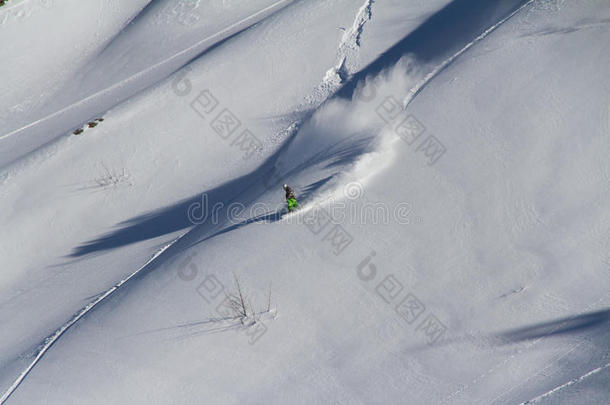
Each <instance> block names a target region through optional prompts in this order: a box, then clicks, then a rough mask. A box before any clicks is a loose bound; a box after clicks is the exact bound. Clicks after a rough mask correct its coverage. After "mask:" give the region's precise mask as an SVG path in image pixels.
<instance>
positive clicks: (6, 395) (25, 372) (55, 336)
mask: <svg viewBox="0 0 610 405" xmlns="http://www.w3.org/2000/svg"><path fill="white" fill-rule="evenodd" d="M187 233H188V232H186V233H184V234H183V235H180V236H179V237H178V238H176V239H174V240H173V241H172V242H171V243H169V244H167V245H165V246H164V247H163V248H161V249H159V250H158V251H157V252H156V253H155V254H154V255H153V256H152V257H151V258H150V259H149V260H148V261H147V262H146V263H145V264H144V265H143V266H142V267H140V268H139V269H137V270H136V271H134V272H133V273H131V274H130V275H129V276H128V277H127V278H124V279H123V280H121V281H119V282H118V283H117V284H115V285H114V286H113V287H112V288H110V289H109V290H107V291H106V292H104V293H103V294H102V295H100V296H99V297H98V298H96V299H95V300H94V301H92V302H90V303H89V304H87V306H85V307H84V308H82V309H81V310H80V311H79V312H78V313H77V314H76V315H74V317H72V319H70V320H69V321H68V322H67V323H65V324H64V325H63V326H62V327H61V328H59V329H57V330H56V331H55V332H54V333H53V334H52V335H51V336H49V337H47V338H46V339H45V340H44V341H43V343H42V345H41V346H42V347H41V348H40V350H39V351H38V353H37V354H36V357H34V359H33V360H32V361H31V362H30V364H29V365H28V367H27V368H26V369H25V370H23V372H22V373H21V374H20V375H19V377H17V379H16V380H15V381H14V382H13V384H12V385H11V386H10V387H9V388H8V389H7V390H6V392H4V394H2V396H1V397H0V405H2V404H4V402H6V400H7V399H8V398H9V397H10V396H11V395H12V394H13V392H15V390H16V389H17V387H19V384H21V383H22V382H23V380H24V379H25V377H27V375H28V374H29V373H30V371H32V369H33V368H34V366H36V364H37V363H38V362H39V361H40V359H42V357H43V356H44V355H45V353H46V352H47V351H48V350H49V349H50V348H51V346H53V344H54V343H55V342H57V340H59V338H60V337H61V336H62V335H63V334H64V333H66V332H67V331H68V329H70V328H71V327H72V326H73V325H74V324H75V323H76V322H78V321H79V320H80V319H81V318H82V317H83V316H85V315H86V314H87V313H88V312H89V311H91V310H92V309H93V308H95V307H96V306H97V305H99V304H100V303H101V302H102V301H104V300H105V299H106V298H108V297H110V296H111V295H112V294H113V293H114V292H115V291H117V290H118V289H119V288H121V286H123V285H124V284H125V283H127V282H128V281H129V280H131V279H132V278H133V277H134V276H136V275H137V274H138V273H140V272H141V271H142V270H144V269H145V268H146V267H147V266H148V265H149V264H151V263H152V262H153V261H154V260H155V259H156V258H157V257H159V256H160V255H161V254H162V253H163V252H165V251H166V250H167V249H168V248H169V247H171V246H172V245H173V244H174V243H176V242H177V241H178V240H179V239H180V238H182V237H183V236H184V235H186V234H187Z"/></svg>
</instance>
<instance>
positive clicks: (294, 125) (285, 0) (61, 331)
mask: <svg viewBox="0 0 610 405" xmlns="http://www.w3.org/2000/svg"><path fill="white" fill-rule="evenodd" d="M293 1H295V0H280V1H278V2H276V3H274V4H273V5H271V6H269V7H267V8H265V9H264V10H262V11H259V12H257V13H255V14H253V15H251V16H250V17H247V18H246V19H245V20H247V19H250V18H253V16H256V15H259V14H260V13H263V12H269V10H271V9H274V8H276V7H279V6H280V5H282V4H284V3H288V2H293ZM370 4H372V1H371V0H367V1H366V2H365V4H364V6H363V7H362V8H361V10H360V11H359V13H358V14H357V16H356V21H358V20H359V19H362V15H361V14H362V13H364V12H365V11H367V10H368V11H369V12H370ZM367 5H368V6H369V7H368V8H367ZM245 20H242V21H241V22H243V21H245ZM365 22H366V21H364V22H362V23H361V25H360V26H359V28H360V29H362V27H363V26H364V23H365ZM239 24H240V23H235V24H233V25H232V26H230V27H228V28H226V29H225V30H223V31H224V32H226V31H228V30H230V29H232V28H234V27H235V26H237V25H239ZM355 25H356V23H355ZM223 31H221V32H223ZM217 35H220V33H216V34H214V35H213V36H212V37H214V36H217ZM212 37H208V38H206V39H205V40H203V41H201V42H200V43H202V42H204V41H206V40H209V39H210V38H212ZM195 46H197V45H194V46H192V47H191V48H189V49H192V48H193V47H195ZM187 51H188V49H187V50H184V51H181V52H180V53H179V54H183V53H185V52H187ZM179 54H176V55H174V56H172V57H170V59H171V58H174V57H176V56H177V55H179ZM168 60H169V59H168ZM166 61H167V60H166ZM161 63H164V62H160V63H159V64H161ZM155 66H157V65H155ZM150 69H151V68H149V69H146V70H150ZM143 72H145V71H142V72H139V73H137V74H136V75H134V76H132V77H130V78H128V79H126V80H131V79H132V78H133V77H135V76H137V75H140V74H142V73H143ZM120 84H121V83H118V84H115V85H114V86H111V87H109V88H108V89H106V90H103V91H102V92H104V91H108V90H109V89H111V88H112V87H115V86H117V85H120ZM100 93H101V92H100ZM100 93H96V94H100ZM94 96H95V94H94V95H92V96H89V98H91V97H94ZM328 96H329V95H327V96H326V97H325V98H328ZM85 100H86V99H84V100H81V101H80V102H79V103H82V102H84V101H85ZM323 101H324V100H321V101H320V103H322V102H323ZM77 104H78V103H76V104H72V106H74V105H77ZM72 106H70V107H72ZM70 107H68V108H70ZM59 113H61V112H56V113H54V114H59ZM49 117H50V116H49ZM49 117H46V118H44V119H47V118H49ZM31 125H33V124H30V126H31ZM298 125H299V121H296V122H293V123H292V124H291V125H290V126H289V127H288V131H296V130H298ZM24 128H25V127H24ZM9 135H10V134H9ZM9 135H6V136H9ZM2 138H3V137H0V140H1V139H2ZM190 232H191V230H188V231H186V232H184V233H183V234H182V235H180V236H178V237H177V238H176V239H174V240H173V241H172V242H170V243H169V244H167V245H166V246H165V247H163V248H162V249H160V250H159V251H157V252H156V253H155V254H154V255H153V256H152V257H151V258H150V259H149V260H148V261H147V262H146V263H144V265H142V266H141V267H140V268H139V269H137V270H136V271H134V272H133V273H131V274H130V275H129V276H128V277H127V278H125V279H123V280H121V281H120V282H119V283H117V284H115V285H114V286H113V287H112V288H110V289H108V290H107V291H106V292H104V293H103V294H102V295H100V296H99V297H98V298H96V299H95V300H93V301H92V302H91V303H89V304H88V305H87V306H85V307H84V308H82V309H81V310H80V311H79V312H78V313H77V314H76V315H74V316H73V317H72V319H70V320H69V321H68V322H67V323H65V324H64V325H63V326H61V327H60V328H59V329H57V330H56V331H55V333H53V334H52V335H51V336H49V337H47V338H46V339H45V340H44V343H43V344H42V347H41V349H40V351H39V352H38V353H37V354H36V357H35V358H34V359H33V360H32V361H31V362H30V364H29V365H28V367H27V368H26V369H25V370H24V371H23V372H22V373H21V374H20V375H19V376H18V377H17V379H15V381H14V382H13V384H11V386H10V387H9V388H8V389H7V390H6V391H5V392H4V393H3V394H2V396H1V397H0V405H2V404H4V403H5V402H6V400H8V398H9V397H10V396H11V395H12V394H13V393H14V392H15V390H16V389H17V388H18V387H19V385H20V384H21V383H22V382H23V380H24V379H25V378H26V377H27V376H28V374H29V373H30V372H31V371H32V369H33V368H34V367H35V366H36V364H38V362H39V361H40V360H41V359H42V357H43V356H44V355H45V353H46V352H47V351H48V350H49V349H50V348H51V346H53V344H54V343H55V342H57V340H59V338H61V337H62V335H63V334H64V333H66V332H67V331H68V329H70V328H71V327H72V326H73V325H74V324H75V323H76V322H78V321H79V320H80V319H81V318H83V317H84V316H85V315H86V314H87V313H88V312H90V311H91V310H93V309H94V308H95V307H96V306H97V305H99V304H100V303H102V302H103V301H104V300H105V299H106V298H108V297H109V296H111V295H112V294H113V293H114V292H116V291H117V290H118V289H119V288H121V287H122V286H123V285H124V284H125V283H127V282H128V281H129V280H130V279H132V278H133V277H135V276H136V275H137V274H139V273H140V272H141V271H142V270H144V269H145V268H146V267H148V265H150V264H151V263H152V262H153V261H155V260H156V259H157V258H158V257H159V256H161V255H162V254H163V253H164V252H165V251H166V250H167V249H169V248H170V247H171V246H173V245H174V244H175V243H176V242H178V241H179V240H180V239H182V238H183V237H184V236H186V235H187V234H189V233H190Z"/></svg>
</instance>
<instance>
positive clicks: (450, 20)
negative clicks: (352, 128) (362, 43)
mask: <svg viewBox="0 0 610 405" xmlns="http://www.w3.org/2000/svg"><path fill="white" fill-rule="evenodd" d="M526 1H527V0H501V1H494V0H454V1H452V2H451V3H449V4H448V5H447V6H445V7H444V8H442V9H441V10H440V11H438V12H437V13H435V14H434V15H432V16H431V17H430V18H428V19H427V20H426V21H425V22H424V23H422V24H421V25H420V26H419V27H418V28H417V29H415V30H414V31H412V32H410V33H409V34H408V35H407V36H406V37H404V38H403V39H402V40H401V41H400V42H398V43H397V44H396V45H394V46H393V47H391V48H390V49H388V50H387V51H386V52H384V53H382V54H381V55H380V56H379V57H378V58H377V59H375V60H374V61H373V62H372V63H370V64H369V65H368V66H366V67H365V68H364V69H362V70H361V71H360V72H358V73H356V74H354V75H353V76H352V77H350V79H349V80H348V81H347V82H346V83H345V85H344V86H343V87H342V88H341V89H340V90H339V92H338V93H337V95H338V96H339V97H342V98H351V97H352V96H353V93H354V90H355V89H356V86H357V85H358V83H359V82H360V81H362V80H364V79H365V78H366V77H367V76H376V75H378V74H379V73H380V72H381V71H383V70H384V69H386V68H389V67H391V66H393V65H395V64H396V62H398V60H399V59H400V58H401V57H403V56H405V55H408V54H411V55H413V56H414V57H415V58H416V59H417V60H419V61H420V62H424V63H428V62H431V63H434V62H437V63H440V62H441V61H443V60H445V59H447V58H448V57H449V56H451V55H453V54H455V53H456V52H457V51H459V50H460V49H461V48H463V47H464V46H465V45H467V44H468V43H469V42H471V41H472V40H473V39H475V38H476V37H477V36H478V35H480V34H481V33H482V32H483V31H485V30H486V29H487V28H489V27H490V26H492V25H493V24H495V23H496V22H498V21H499V20H501V19H502V18H504V17H506V16H507V15H509V14H510V13H511V12H512V11H514V10H516V9H517V8H518V7H519V6H521V5H522V4H524V3H525V2H526Z"/></svg>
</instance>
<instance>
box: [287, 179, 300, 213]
mask: <svg viewBox="0 0 610 405" xmlns="http://www.w3.org/2000/svg"><path fill="white" fill-rule="evenodd" d="M284 191H285V192H286V204H288V212H292V211H294V210H295V209H297V208H298V207H299V203H298V202H297V199H296V197H295V196H294V190H293V189H292V188H290V186H289V185H288V184H284Z"/></svg>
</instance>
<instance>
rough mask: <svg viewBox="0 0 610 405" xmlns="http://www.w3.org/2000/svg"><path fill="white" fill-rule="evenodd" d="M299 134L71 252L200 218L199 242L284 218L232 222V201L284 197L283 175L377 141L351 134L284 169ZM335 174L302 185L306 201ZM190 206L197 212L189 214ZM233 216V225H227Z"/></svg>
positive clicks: (328, 163) (327, 163)
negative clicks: (248, 168)
mask: <svg viewBox="0 0 610 405" xmlns="http://www.w3.org/2000/svg"><path fill="white" fill-rule="evenodd" d="M296 134H297V132H296V131H295V132H294V133H293V134H292V135H291V136H290V138H289V139H288V140H287V141H286V142H285V143H284V145H282V147H281V148H280V149H278V150H277V151H276V152H275V153H274V154H273V155H271V156H270V157H269V158H267V159H266V160H265V161H264V162H263V163H262V164H261V165H260V166H259V167H258V168H257V169H255V170H254V171H252V172H251V173H249V174H247V175H244V176H241V177H239V178H236V179H234V180H231V181H228V182H226V183H224V184H221V185H220V186H218V187H215V188H212V189H210V190H205V191H203V192H202V193H199V194H196V195H194V196H192V197H190V198H187V199H185V200H182V201H179V202H177V203H175V204H173V205H170V206H167V207H164V208H161V209H158V210H155V211H152V212H150V213H147V214H144V215H140V216H137V217H135V218H132V219H129V220H127V221H125V222H122V223H120V224H119V229H117V230H115V231H113V232H110V233H108V234H106V235H104V236H101V237H99V238H97V239H94V240H91V241H88V242H86V243H84V244H82V245H81V246H78V247H77V248H75V249H74V251H73V252H72V253H71V254H70V257H80V256H83V255H86V254H90V253H94V252H100V251H104V250H109V249H113V248H117V247H121V246H125V245H129V244H132V243H136V242H139V241H143V240H148V239H152V238H156V237H158V236H162V235H166V234H169V233H172V232H175V231H179V230H182V229H186V228H190V227H193V226H194V225H195V224H198V226H199V227H200V229H199V230H198V233H199V234H200V235H202V236H201V237H200V238H199V240H198V241H197V242H194V243H198V242H199V241H202V240H207V239H210V238H212V237H214V236H217V235H220V234H223V233H226V232H229V231H232V230H235V229H238V228H240V227H242V226H246V225H249V224H251V223H253V222H260V221H266V222H274V221H278V220H280V219H281V218H282V215H283V214H282V213H281V212H280V211H277V212H268V213H266V214H263V215H260V216H256V217H252V218H245V219H244V220H242V221H240V222H238V223H232V222H231V221H230V219H231V218H233V215H231V214H229V209H230V205H231V204H232V203H237V204H243V206H244V207H248V206H249V205H251V204H252V203H253V202H254V201H256V200H257V199H258V198H260V196H262V195H263V194H264V193H265V192H266V191H268V190H270V189H273V188H276V187H277V188H278V197H280V198H282V197H283V196H282V193H283V192H281V190H279V185H280V184H281V182H282V180H284V179H286V178H289V177H291V176H293V175H294V174H296V173H302V172H304V171H305V170H307V169H309V168H311V167H313V166H318V165H319V166H321V167H322V168H326V169H334V168H337V167H338V166H341V165H346V164H349V163H350V162H353V161H354V160H355V159H356V158H357V157H358V156H360V155H362V154H363V153H364V152H366V151H367V150H368V148H369V146H370V144H371V142H372V138H371V137H368V138H364V139H362V138H348V139H345V140H342V141H340V142H337V143H336V144H335V145H333V146H331V147H330V148H327V149H324V150H323V151H321V152H319V153H316V154H314V155H313V156H312V157H311V158H310V159H308V160H306V161H305V162H303V163H301V164H297V165H294V166H292V167H290V168H288V169H287V170H283V171H278V170H277V167H276V162H277V160H278V158H279V157H280V156H282V154H283V153H284V152H285V151H286V150H287V149H288V147H289V146H290V144H291V143H292V141H293V140H294V138H295V136H296ZM335 174H336V172H334V173H333V174H331V175H330V176H325V177H324V178H322V179H319V180H316V181H315V182H313V183H311V184H309V185H305V186H303V187H301V188H300V189H301V190H302V192H301V194H300V196H299V199H300V201H301V203H302V204H305V203H307V201H308V200H309V198H310V197H311V196H312V195H313V193H315V191H317V190H318V189H319V188H320V187H322V186H323V185H324V184H326V183H327V182H328V181H329V180H331V179H332V177H333V176H334V175H335ZM203 196H205V197H203ZM279 201H281V200H279ZM216 203H222V204H221V208H220V209H219V210H218V211H217V212H216V214H215V215H214V216H212V215H209V214H210V213H211V208H212V207H213V206H214V205H215V204H216ZM193 207H200V208H201V209H200V210H197V212H194V211H195V210H193ZM206 207H207V209H206ZM189 210H190V213H191V215H189ZM194 214H196V215H194ZM219 220H220V221H219ZM227 222H229V223H230V225H228V226H227ZM204 235H205V236H204ZM194 243H193V244H194Z"/></svg>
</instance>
